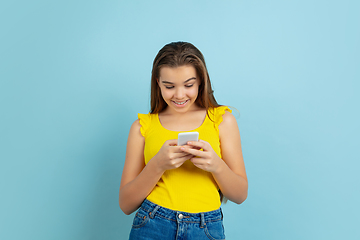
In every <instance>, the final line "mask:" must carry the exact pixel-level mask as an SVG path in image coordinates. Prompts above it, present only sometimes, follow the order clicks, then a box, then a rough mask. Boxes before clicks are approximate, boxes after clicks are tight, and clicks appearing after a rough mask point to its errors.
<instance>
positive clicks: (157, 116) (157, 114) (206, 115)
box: [156, 111, 208, 133]
mask: <svg viewBox="0 0 360 240" xmlns="http://www.w3.org/2000/svg"><path fill="white" fill-rule="evenodd" d="M207 118H208V111H206V114H205V118H204V120H203V121H202V123H201V125H200V126H198V127H197V128H195V129H192V130H185V131H174V130H170V129H167V128H165V127H164V126H163V125H162V124H161V122H160V118H159V113H156V119H157V122H158V124H159V125H160V126H161V128H163V129H165V130H166V131H170V132H177V133H180V132H193V131H195V130H198V129H199V128H201V127H202V126H203V125H204V124H205V122H206V121H207Z"/></svg>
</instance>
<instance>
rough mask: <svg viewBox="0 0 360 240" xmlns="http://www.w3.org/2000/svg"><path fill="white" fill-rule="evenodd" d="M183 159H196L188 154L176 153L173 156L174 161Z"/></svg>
mask: <svg viewBox="0 0 360 240" xmlns="http://www.w3.org/2000/svg"><path fill="white" fill-rule="evenodd" d="M182 157H188V158H192V157H194V155H192V154H189V153H186V152H181V153H174V155H173V159H176V158H182Z"/></svg>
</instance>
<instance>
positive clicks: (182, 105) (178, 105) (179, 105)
mask: <svg viewBox="0 0 360 240" xmlns="http://www.w3.org/2000/svg"><path fill="white" fill-rule="evenodd" d="M188 102H189V100H186V102H185V103H184V104H177V103H176V102H174V101H172V103H173V104H174V105H175V106H176V107H180V108H181V107H185V106H186V105H187V103H188Z"/></svg>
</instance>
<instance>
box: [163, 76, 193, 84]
mask: <svg viewBox="0 0 360 240" xmlns="http://www.w3.org/2000/svg"><path fill="white" fill-rule="evenodd" d="M195 79H196V77H192V78H189V79H188V80H186V81H185V82H184V83H187V82H189V81H191V80H195ZM161 82H162V83H165V84H174V83H172V82H168V81H161Z"/></svg>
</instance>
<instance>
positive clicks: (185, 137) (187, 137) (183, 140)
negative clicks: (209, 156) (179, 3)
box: [177, 132, 199, 146]
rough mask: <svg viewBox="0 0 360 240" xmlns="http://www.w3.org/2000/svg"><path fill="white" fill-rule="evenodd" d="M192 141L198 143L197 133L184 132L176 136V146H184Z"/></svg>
mask: <svg viewBox="0 0 360 240" xmlns="http://www.w3.org/2000/svg"><path fill="white" fill-rule="evenodd" d="M189 141H193V142H197V141H199V133H198V132H184V133H179V134H178V144H177V145H178V146H183V145H186V144H187V142H189Z"/></svg>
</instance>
